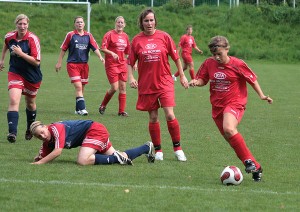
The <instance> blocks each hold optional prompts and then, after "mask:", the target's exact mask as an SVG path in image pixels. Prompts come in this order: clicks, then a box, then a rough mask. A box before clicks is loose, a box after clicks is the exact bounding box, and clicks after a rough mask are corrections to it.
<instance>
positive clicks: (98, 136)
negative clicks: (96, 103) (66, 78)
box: [30, 120, 155, 165]
mask: <svg viewBox="0 0 300 212" xmlns="http://www.w3.org/2000/svg"><path fill="white" fill-rule="evenodd" d="M30 131H31V133H32V134H33V135H34V136H35V137H36V138H38V139H40V140H42V141H43V144H42V146H41V148H40V151H39V154H38V155H37V156H36V157H35V158H34V161H35V162H33V164H44V163H48V162H50V161H52V160H54V159H55V158H57V157H58V156H60V155H61V153H62V150H63V149H72V148H76V147H78V146H80V150H79V153H78V158H77V163H78V164H79V165H98V164H113V163H119V164H121V165H133V164H132V160H133V159H135V158H137V157H139V156H140V155H142V154H145V155H146V157H147V159H148V162H149V163H154V161H155V150H154V146H153V143H152V142H150V141H148V142H147V143H146V144H144V145H142V146H139V147H136V148H133V149H128V150H126V151H124V152H119V151H116V150H115V148H114V147H113V146H112V143H111V142H110V140H109V132H108V131H107V129H106V128H105V126H104V125H103V124H100V123H98V122H93V121H91V120H69V121H61V122H55V123H52V124H50V125H44V124H42V123H41V122H40V121H35V122H33V123H32V124H31V126H30Z"/></svg>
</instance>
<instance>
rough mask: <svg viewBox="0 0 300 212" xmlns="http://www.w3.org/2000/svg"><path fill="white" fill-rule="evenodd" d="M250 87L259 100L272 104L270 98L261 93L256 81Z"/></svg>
mask: <svg viewBox="0 0 300 212" xmlns="http://www.w3.org/2000/svg"><path fill="white" fill-rule="evenodd" d="M251 86H252V88H253V89H254V90H255V92H256V93H257V94H258V96H259V97H260V99H261V100H266V101H268V103H269V104H272V103H273V99H272V98H271V97H269V96H268V95H267V96H266V95H265V94H264V93H263V91H262V90H261V87H260V85H259V83H258V81H257V80H256V81H255V82H254V83H253V84H252V85H251Z"/></svg>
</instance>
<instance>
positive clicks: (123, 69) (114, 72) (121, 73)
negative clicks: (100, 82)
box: [106, 65, 127, 84]
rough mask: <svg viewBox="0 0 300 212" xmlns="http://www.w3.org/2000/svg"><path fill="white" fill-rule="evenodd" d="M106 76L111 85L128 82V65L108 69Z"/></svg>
mask: <svg viewBox="0 0 300 212" xmlns="http://www.w3.org/2000/svg"><path fill="white" fill-rule="evenodd" d="M106 76H107V79H108V81H109V83H110V84H112V83H114V82H118V81H120V80H121V81H124V82H127V65H126V66H115V67H111V68H108V69H106Z"/></svg>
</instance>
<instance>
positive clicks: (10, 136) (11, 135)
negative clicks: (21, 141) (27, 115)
mask: <svg viewBox="0 0 300 212" xmlns="http://www.w3.org/2000/svg"><path fill="white" fill-rule="evenodd" d="M7 140H8V141H9V142H10V143H15V142H16V140H17V136H16V135H15V134H14V133H8V135H7Z"/></svg>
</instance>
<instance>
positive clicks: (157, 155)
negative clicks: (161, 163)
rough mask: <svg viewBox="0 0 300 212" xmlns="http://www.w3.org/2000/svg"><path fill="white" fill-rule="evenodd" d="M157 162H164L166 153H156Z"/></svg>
mask: <svg viewBox="0 0 300 212" xmlns="http://www.w3.org/2000/svg"><path fill="white" fill-rule="evenodd" d="M155 160H164V153H163V152H156V153H155Z"/></svg>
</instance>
